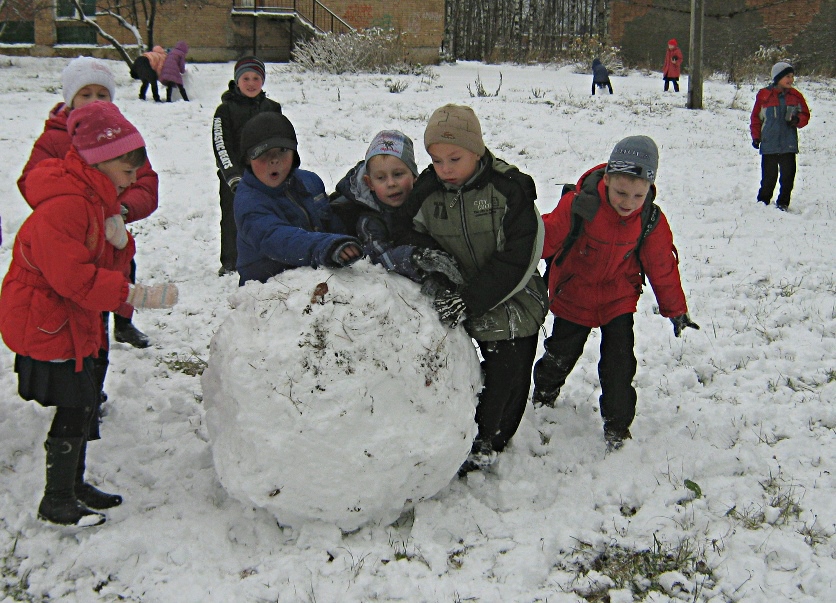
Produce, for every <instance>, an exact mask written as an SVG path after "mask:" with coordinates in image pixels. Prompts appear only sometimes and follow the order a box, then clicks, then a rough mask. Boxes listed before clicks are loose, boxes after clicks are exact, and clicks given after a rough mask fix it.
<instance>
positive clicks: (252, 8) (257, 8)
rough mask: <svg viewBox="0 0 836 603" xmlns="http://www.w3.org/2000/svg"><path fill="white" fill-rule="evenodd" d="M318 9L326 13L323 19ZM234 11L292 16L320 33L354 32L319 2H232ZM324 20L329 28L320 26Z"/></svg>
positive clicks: (245, 0)
mask: <svg viewBox="0 0 836 603" xmlns="http://www.w3.org/2000/svg"><path fill="white" fill-rule="evenodd" d="M308 5H309V6H308ZM305 9H307V10H305ZM317 9H319V12H320V13H324V15H323V19H318V15H317ZM232 10H233V11H235V12H239V13H240V12H253V13H257V12H261V13H267V14H270V13H273V14H285V13H287V14H292V15H293V16H294V17H296V18H298V19H299V20H300V21H303V22H305V23H307V24H308V25H310V26H311V27H312V28H313V29H314V30H315V31H319V32H326V31H330V32H338V31H346V32H347V31H354V28H353V27H352V26H351V25H349V24H348V23H346V22H345V21H344V20H343V19H341V18H340V17H339V15H337V14H335V13H334V12H333V11H332V10H331V9H329V8H328V7H327V6H325V5H324V4H322V2H320V1H319V0H232ZM323 20H324V21H325V23H328V24H329V26H328V27H326V26H320V24H323V25H324V23H323Z"/></svg>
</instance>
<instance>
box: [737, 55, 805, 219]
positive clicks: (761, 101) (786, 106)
mask: <svg viewBox="0 0 836 603" xmlns="http://www.w3.org/2000/svg"><path fill="white" fill-rule="evenodd" d="M794 74H795V70H794V69H793V67H792V65H790V64H789V63H775V65H774V66H773V67H772V83H771V84H770V85H769V86H767V87H766V88H761V89H760V90H759V91H758V95H757V97H756V98H755V106H754V107H753V108H752V115H751V117H750V119H749V131H750V132H751V134H752V146H753V147H755V148H756V149H758V150H759V151H760V154H761V187H760V190H759V191H758V201H760V202H761V203H763V204H764V205H769V204H770V202H771V201H772V192H773V191H774V190H775V184H776V183H777V182H778V174H779V173H780V175H781V190H780V192H779V193H778V199H777V200H776V202H775V204H776V205H777V206H778V209H780V210H782V211H787V209H788V208H789V206H790V196H791V195H792V187H793V184H794V183H795V170H796V161H795V156H796V154H797V153H798V129H799V128H803V127H804V126H806V125H807V123H808V122H809V121H810V110H809V109H808V108H807V101H806V100H804V96H803V95H802V94H801V93H800V92H799V91H798V90H796V89H795V88H793V83H794V81H795V75H794Z"/></svg>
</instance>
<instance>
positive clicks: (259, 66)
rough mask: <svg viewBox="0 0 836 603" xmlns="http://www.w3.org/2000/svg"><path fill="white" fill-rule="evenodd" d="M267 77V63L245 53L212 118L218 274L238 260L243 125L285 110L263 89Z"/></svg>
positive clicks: (238, 62) (242, 168)
mask: <svg viewBox="0 0 836 603" xmlns="http://www.w3.org/2000/svg"><path fill="white" fill-rule="evenodd" d="M266 77H267V76H266V72H265V70H264V63H262V62H261V61H260V60H259V59H258V58H256V57H254V56H245V57H241V58H240V59H238V61H237V62H236V63H235V70H234V72H233V79H232V80H231V81H230V82H229V89H228V90H227V91H226V92H224V93H223V94H222V95H221V104H220V105H218V108H217V109H215V117H214V118H213V119H212V149H213V151H214V153H215V163H216V165H217V166H218V180H219V181H220V187H219V191H218V194H219V196H220V201H221V268H220V270H218V276H223V275H225V274H229V273H232V272H235V265H236V264H237V262H238V249H237V242H236V239H237V231H236V228H235V214H234V212H233V209H232V202H233V200H234V199H235V189H236V187H237V186H238V181H239V180H241V176H242V175H243V173H244V168H245V167H246V166H245V165H244V164H242V163H241V157H242V154H241V148H240V141H241V129H242V128H243V127H244V124H245V123H247V121H249V119H250V118H251V117H253V116H255V115H258V114H259V113H264V112H272V113H277V114H281V112H282V106H281V105H280V104H279V103H277V102H276V101H274V100H271V99H269V98H267V94H266V93H265V92H264V90H263V89H262V88H263V86H264V81H265V78H266Z"/></svg>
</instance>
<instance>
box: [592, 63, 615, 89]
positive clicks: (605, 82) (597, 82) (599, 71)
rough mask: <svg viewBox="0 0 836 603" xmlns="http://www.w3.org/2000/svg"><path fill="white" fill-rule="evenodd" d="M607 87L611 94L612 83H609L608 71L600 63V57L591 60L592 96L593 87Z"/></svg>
mask: <svg viewBox="0 0 836 603" xmlns="http://www.w3.org/2000/svg"><path fill="white" fill-rule="evenodd" d="M605 87H606V88H607V89H609V91H610V94H612V84H611V83H610V72H609V71H608V70H607V68H606V67H604V64H603V63H601V59H595V60H594V61H592V96H595V88H600V89H601V90H603V89H604V88H605Z"/></svg>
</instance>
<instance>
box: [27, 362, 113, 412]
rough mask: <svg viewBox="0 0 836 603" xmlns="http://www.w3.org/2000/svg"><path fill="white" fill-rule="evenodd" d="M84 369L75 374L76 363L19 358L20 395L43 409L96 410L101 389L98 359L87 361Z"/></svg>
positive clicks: (83, 365) (84, 363)
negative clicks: (57, 407) (61, 407)
mask: <svg viewBox="0 0 836 603" xmlns="http://www.w3.org/2000/svg"><path fill="white" fill-rule="evenodd" d="M82 363H83V364H82V369H81V371H80V372H78V373H77V372H75V360H65V361H64V362H47V361H43V360H35V359H34V358H30V357H29V356H21V355H20V354H17V355H15V372H16V373H17V392H18V394H20V397H21V398H23V399H24V400H35V401H37V402H38V403H39V404H41V405H42V406H66V407H70V408H83V407H87V408H95V407H96V406H98V404H99V398H100V395H101V394H100V391H101V388H100V387H99V386H98V385H97V383H96V377H95V374H96V373H95V360H94V358H92V357H88V358H84V360H83V361H82Z"/></svg>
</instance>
